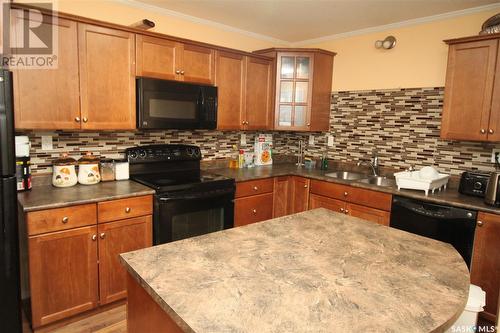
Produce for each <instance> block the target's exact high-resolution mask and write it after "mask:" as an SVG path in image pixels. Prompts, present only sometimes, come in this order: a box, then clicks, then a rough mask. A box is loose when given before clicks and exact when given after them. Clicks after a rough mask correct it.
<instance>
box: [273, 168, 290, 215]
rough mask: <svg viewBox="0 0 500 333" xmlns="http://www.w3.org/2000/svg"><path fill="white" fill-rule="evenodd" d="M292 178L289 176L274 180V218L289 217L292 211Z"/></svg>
mask: <svg viewBox="0 0 500 333" xmlns="http://www.w3.org/2000/svg"><path fill="white" fill-rule="evenodd" d="M290 178H291V177H288V176H283V177H275V178H274V196H273V200H274V203H273V217H281V216H285V215H288V211H289V209H290V208H289V207H290V204H289V201H290V200H289V199H290V187H291V186H290V182H291V181H290Z"/></svg>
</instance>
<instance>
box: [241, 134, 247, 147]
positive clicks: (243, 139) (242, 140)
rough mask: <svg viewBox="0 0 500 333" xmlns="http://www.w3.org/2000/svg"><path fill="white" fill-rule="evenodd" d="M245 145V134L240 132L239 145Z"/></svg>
mask: <svg viewBox="0 0 500 333" xmlns="http://www.w3.org/2000/svg"><path fill="white" fill-rule="evenodd" d="M246 145H247V135H246V134H244V133H242V134H241V136H240V146H246Z"/></svg>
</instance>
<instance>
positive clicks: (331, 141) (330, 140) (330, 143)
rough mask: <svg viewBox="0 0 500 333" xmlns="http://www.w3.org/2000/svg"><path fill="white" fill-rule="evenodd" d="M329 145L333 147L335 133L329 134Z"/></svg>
mask: <svg viewBox="0 0 500 333" xmlns="http://www.w3.org/2000/svg"><path fill="white" fill-rule="evenodd" d="M326 137H327V138H328V139H327V141H328V147H333V135H327V136H326Z"/></svg>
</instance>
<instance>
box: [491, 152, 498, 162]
mask: <svg viewBox="0 0 500 333" xmlns="http://www.w3.org/2000/svg"><path fill="white" fill-rule="evenodd" d="M495 153H499V154H500V149H493V150H492V151H491V163H495ZM498 163H500V155H499V159H498Z"/></svg>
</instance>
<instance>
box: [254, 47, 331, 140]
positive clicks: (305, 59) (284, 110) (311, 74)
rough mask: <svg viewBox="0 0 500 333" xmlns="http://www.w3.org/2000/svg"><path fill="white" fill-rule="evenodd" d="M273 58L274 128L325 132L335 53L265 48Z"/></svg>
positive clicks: (327, 126) (262, 51)
mask: <svg viewBox="0 0 500 333" xmlns="http://www.w3.org/2000/svg"><path fill="white" fill-rule="evenodd" d="M255 53H258V54H262V55H266V56H269V57H272V58H273V59H274V72H275V75H276V76H275V92H276V95H275V103H274V129H277V130H294V131H327V130H328V129H329V126H330V124H329V120H330V98H331V88H332V75H333V57H334V56H335V53H333V52H328V51H324V50H319V49H266V50H259V51H256V52H255Z"/></svg>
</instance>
